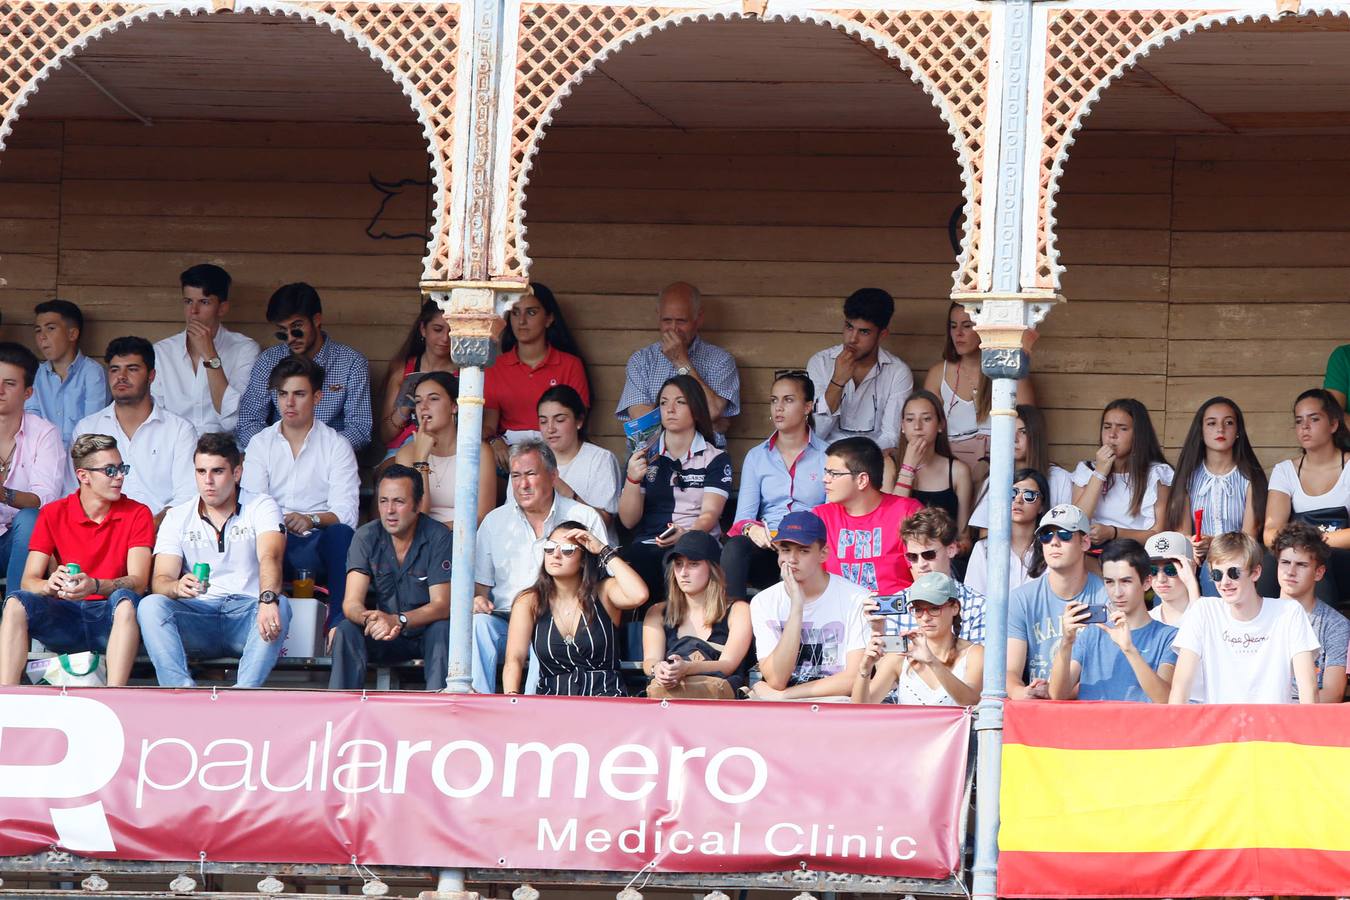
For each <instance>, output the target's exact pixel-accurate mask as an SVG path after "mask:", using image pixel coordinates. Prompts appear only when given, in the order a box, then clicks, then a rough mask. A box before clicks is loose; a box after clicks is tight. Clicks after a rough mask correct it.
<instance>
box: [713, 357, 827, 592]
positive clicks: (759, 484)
mask: <svg viewBox="0 0 1350 900" xmlns="http://www.w3.org/2000/svg"><path fill="white" fill-rule="evenodd" d="M815 394H816V392H815V385H814V384H813V383H812V381H811V378H810V376H809V375H807V374H806V372H804V371H802V370H800V369H787V370H783V371H780V372H777V373H775V375H774V381H773V387H771V388H770V389H769V415H770V416H771V417H772V419H773V427H774V431H773V434H771V435H769V439H768V440H766V441H764V442H763V443H761V444H756V445H755V446H754V447H751V448H750V451H749V452H748V453H746V454H745V462H744V463H743V464H742V465H741V486H740V494H739V495H738V496H737V500H736V519H735V524H734V525H733V526H732V528H731V532H730V534H731V538H730V539H729V540H728V541H727V544H726V547H725V548H724V549H723V550H722V568H723V569H724V570H725V571H726V575H727V593H728V594H729V595H730V597H731V598H732V599H733V600H745V599H746V596H747V593H748V590H747V589H748V588H749V587H750V586H751V585H753V586H754V587H756V588H759V589H761V590H762V589H763V588H766V587H769V586H771V585H774V584H777V583H778V581H779V579H780V573H779V571H778V554H777V553H776V552H775V551H774V548H773V536H774V534H775V533H776V532H777V531H778V523H779V522H780V521H781V520H782V518H783V516H785V515H787V514H788V513H790V512H792V511H793V510H796V509H806V510H810V509H815V508H816V507H817V506H819V505H820V504H822V503H824V502H825V448H826V446H827V444H826V443H825V441H823V440H821V439H820V438H819V437H817V435H816V433H815V431H814V430H813V429H812V427H811V424H812V422H811V409H812V407H813V405H814V403H815Z"/></svg>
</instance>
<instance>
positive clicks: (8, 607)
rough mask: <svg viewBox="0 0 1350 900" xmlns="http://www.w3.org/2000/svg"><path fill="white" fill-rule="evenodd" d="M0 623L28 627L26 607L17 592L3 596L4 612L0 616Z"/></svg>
mask: <svg viewBox="0 0 1350 900" xmlns="http://www.w3.org/2000/svg"><path fill="white" fill-rule="evenodd" d="M0 623H4V624H7V625H10V626H20V625H21V626H23V627H24V628H27V627H28V609H27V608H26V607H25V606H24V605H23V600H22V599H20V597H19V596H18V595H17V594H10V595H9V596H8V597H6V598H5V606H4V614H3V615H2V616H0Z"/></svg>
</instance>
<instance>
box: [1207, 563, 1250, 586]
mask: <svg viewBox="0 0 1350 900" xmlns="http://www.w3.org/2000/svg"><path fill="white" fill-rule="evenodd" d="M1209 577H1210V578H1213V579H1214V583H1215V584H1218V583H1219V582H1220V581H1223V580H1224V578H1225V577H1227V578H1228V580H1229V581H1237V580H1239V579H1240V578H1242V568H1241V567H1240V566H1229V567H1228V568H1226V569H1210V570H1209Z"/></svg>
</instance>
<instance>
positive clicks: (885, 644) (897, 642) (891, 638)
mask: <svg viewBox="0 0 1350 900" xmlns="http://www.w3.org/2000/svg"><path fill="white" fill-rule="evenodd" d="M881 649H883V650H885V651H886V652H887V653H908V652H909V635H907V634H883V635H882V636H881Z"/></svg>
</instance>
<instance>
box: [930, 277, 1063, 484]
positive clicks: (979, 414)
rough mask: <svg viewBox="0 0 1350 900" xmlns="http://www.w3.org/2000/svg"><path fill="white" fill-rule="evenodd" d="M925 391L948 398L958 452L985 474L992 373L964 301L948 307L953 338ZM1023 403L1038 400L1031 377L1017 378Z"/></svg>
mask: <svg viewBox="0 0 1350 900" xmlns="http://www.w3.org/2000/svg"><path fill="white" fill-rule="evenodd" d="M923 387H924V390H926V391H928V392H929V393H930V394H934V395H938V396H940V397H941V398H942V400H941V404H942V411H943V415H944V416H945V417H946V419H947V426H948V428H949V429H950V438H949V440H950V441H951V445H952V453H953V455H955V456H956V458H957V459H959V460H961V461H962V462H964V463H965V464H966V465H968V466H970V467H971V470H972V471H976V472H978V473H979V475H980V477H981V478H983V477H984V473H985V471H986V470H987V469H988V460H989V402H990V400H991V399H992V396H991V387H990V383H989V377H988V376H987V375H985V374H984V370H983V369H982V368H981V366H980V335H979V333H978V332H977V331H976V330H975V322H974V320H973V319H971V317H970V313H968V312H966V308H965V307H964V306H962V305H961V304H960V303H953V304H952V305H951V306H949V307H948V308H947V341H946V343H945V344H944V345H943V347H942V362H940V363H936V364H935V365H934V366H933V367H932V368H930V369H929V370H928V375H927V376H926V377H925V378H924V380H923ZM1017 402H1018V403H1028V404H1030V403H1035V402H1036V399H1035V392H1034V391H1033V390H1032V386H1031V379H1030V378H1023V379H1022V380H1020V381H1018V382H1017Z"/></svg>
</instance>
